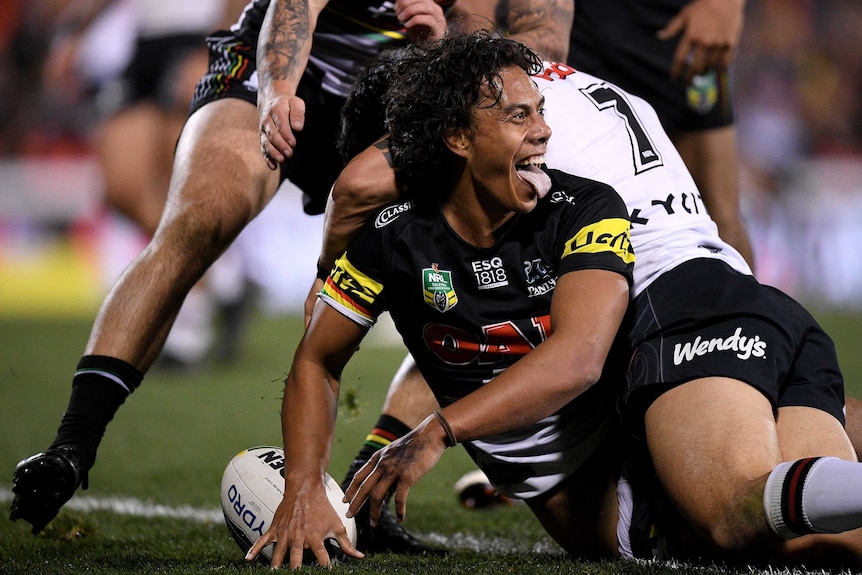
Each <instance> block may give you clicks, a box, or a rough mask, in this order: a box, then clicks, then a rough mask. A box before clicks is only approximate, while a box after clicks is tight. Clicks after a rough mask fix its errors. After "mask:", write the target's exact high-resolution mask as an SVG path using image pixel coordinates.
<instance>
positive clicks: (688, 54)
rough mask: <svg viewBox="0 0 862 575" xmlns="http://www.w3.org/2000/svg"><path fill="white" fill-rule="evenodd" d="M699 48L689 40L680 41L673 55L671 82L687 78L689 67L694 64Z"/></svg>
mask: <svg viewBox="0 0 862 575" xmlns="http://www.w3.org/2000/svg"><path fill="white" fill-rule="evenodd" d="M696 50H697V47H696V46H694V45H693V44H692V43H691V42H689V41H688V39H686V38H683V39H682V40H680V42H679V44H678V45H677V47H676V50H675V51H674V53H673V60H672V61H671V67H670V78H671V80H679V79H682V78H685V76H686V73H687V71H688V68H689V66H691V64H692V63H693V62H694V59H695V57H696V54H695V52H696Z"/></svg>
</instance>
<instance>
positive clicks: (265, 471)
mask: <svg viewBox="0 0 862 575" xmlns="http://www.w3.org/2000/svg"><path fill="white" fill-rule="evenodd" d="M325 487H326V495H327V497H328V498H329V502H330V503H331V504H332V507H333V508H334V509H335V512H336V513H338V515H339V517H341V522H342V523H343V524H344V527H345V529H347V535H348V536H349V537H350V541H351V542H352V543H353V544H354V545H356V521H355V520H354V519H353V518H352V517H350V518H348V517H346V514H347V508H348V505H347V503H343V502H342V501H341V499H342V498H343V497H344V492H343V491H342V490H341V487H340V486H339V485H338V482H337V481H335V479H333V478H332V477H331V476H330V475H329V474H328V473H327V474H326V475H325ZM283 496H284V450H283V449H281V448H280V447H252V448H250V449H246V450H245V451H241V452H240V453H238V454H237V455H236V456H235V457H234V458H233V459H231V460H230V463H228V465H227V468H226V469H225V470H224V475H222V480H221V507H222V511H223V512H224V518H225V522H226V523H227V527H228V530H229V531H230V534H231V535H232V536H233V539H234V541H236V543H237V545H239V547H240V549H242V552H243V554H245V553H247V552H248V550H249V548H250V547H251V546H252V545H253V544H254V542H255V541H257V540H258V538H260V536H261V535H263V534H264V533H265V532H266V530H267V529H269V526H270V523H272V518H273V516H274V515H275V510H276V509H277V508H278V505H279V503H281V500H282V497H283ZM326 547H327V550H328V551H329V556H330V558H333V559H335V558H338V557H339V556H340V549H338V545H337V543H336V542H335V539H331V540H329V541H327V545H326ZM272 550H273V545H267V546H266V547H264V549H263V551H262V552H261V555H262V556H263V557H264V558H265V559H266V562H267V563H269V562H270V561H271V560H272ZM308 559H310V560H313V559H314V557H313V556H310V557H308Z"/></svg>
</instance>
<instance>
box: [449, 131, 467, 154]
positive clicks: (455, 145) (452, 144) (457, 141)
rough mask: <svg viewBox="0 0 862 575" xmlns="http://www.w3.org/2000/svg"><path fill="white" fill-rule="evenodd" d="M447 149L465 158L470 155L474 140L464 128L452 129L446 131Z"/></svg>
mask: <svg viewBox="0 0 862 575" xmlns="http://www.w3.org/2000/svg"><path fill="white" fill-rule="evenodd" d="M444 139H445V141H446V147H448V148H449V149H450V150H451V151H452V153H453V154H455V155H456V156H461V157H464V156H466V155H467V154H468V153H469V150H470V145H471V143H472V138H470V134H469V133H468V132H467V131H466V130H464V129H463V128H452V129H450V130H447V131H446V136H445V138H444Z"/></svg>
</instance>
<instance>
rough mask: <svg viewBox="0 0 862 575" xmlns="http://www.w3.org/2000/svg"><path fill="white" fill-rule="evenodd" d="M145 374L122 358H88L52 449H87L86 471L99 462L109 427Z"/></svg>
mask: <svg viewBox="0 0 862 575" xmlns="http://www.w3.org/2000/svg"><path fill="white" fill-rule="evenodd" d="M142 379H143V375H142V374H141V372H139V371H138V370H137V369H135V367H134V366H132V365H130V364H128V363H126V362H125V361H123V360H121V359H116V358H113V357H107V356H103V355H85V356H84V357H82V358H81V361H80V362H78V369H77V371H76V372H75V377H74V379H73V380H72V394H71V396H70V397H69V406H68V408H67V409H66V413H64V414H63V419H62V421H61V422H60V428H59V429H58V430H57V437H55V438H54V442H53V443H52V444H51V447H58V446H60V445H67V444H74V445H75V446H76V447H79V448H81V449H82V450H83V452H84V456H85V457H86V461H84V464H85V465H86V468H87V469H89V468H90V467H92V465H93V463H94V462H95V461H96V450H97V449H98V447H99V443H100V442H101V441H102V436H103V435H104V433H105V428H106V427H107V425H108V422H110V421H111V420H112V419H113V418H114V414H115V413H117V410H118V409H119V408H120V406H121V405H122V404H123V403H124V402H125V401H126V397H128V396H129V394H131V393H132V392H133V391H135V389H136V388H137V387H138V386H139V385H140V384H141V380H142Z"/></svg>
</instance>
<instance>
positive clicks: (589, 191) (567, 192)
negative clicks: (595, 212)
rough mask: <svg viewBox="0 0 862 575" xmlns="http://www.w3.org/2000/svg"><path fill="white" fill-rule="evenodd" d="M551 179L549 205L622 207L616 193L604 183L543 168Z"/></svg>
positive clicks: (621, 202)
mask: <svg viewBox="0 0 862 575" xmlns="http://www.w3.org/2000/svg"><path fill="white" fill-rule="evenodd" d="M545 172H546V173H547V174H548V176H550V178H551V189H550V191H549V192H548V195H547V197H548V200H549V203H550V204H551V205H557V204H569V205H577V204H579V203H587V202H589V203H591V204H595V203H610V204H612V205H624V203H623V201H622V198H621V197H620V195H619V194H618V193H617V191H616V190H615V189H614V188H613V187H612V186H611V185H609V184H606V183H605V182H599V181H597V180H592V179H590V178H585V177H583V176H577V175H575V174H570V173H568V172H564V171H562V170H557V169H554V168H548V167H546V168H545Z"/></svg>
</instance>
